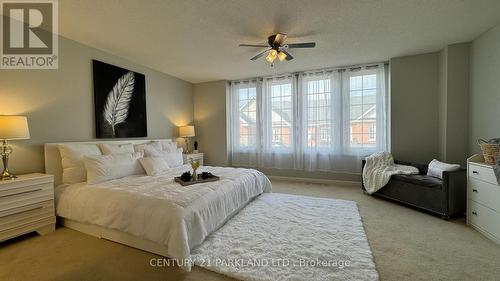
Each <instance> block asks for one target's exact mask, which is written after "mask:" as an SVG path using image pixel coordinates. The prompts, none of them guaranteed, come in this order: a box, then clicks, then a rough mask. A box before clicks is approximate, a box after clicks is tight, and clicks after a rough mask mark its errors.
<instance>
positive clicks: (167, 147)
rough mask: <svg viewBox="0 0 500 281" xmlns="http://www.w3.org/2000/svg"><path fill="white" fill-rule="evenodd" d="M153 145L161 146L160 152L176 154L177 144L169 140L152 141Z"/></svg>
mask: <svg viewBox="0 0 500 281" xmlns="http://www.w3.org/2000/svg"><path fill="white" fill-rule="evenodd" d="M153 143H159V144H160V145H161V150H163V151H168V152H177V143H176V142H172V141H171V140H164V141H153Z"/></svg>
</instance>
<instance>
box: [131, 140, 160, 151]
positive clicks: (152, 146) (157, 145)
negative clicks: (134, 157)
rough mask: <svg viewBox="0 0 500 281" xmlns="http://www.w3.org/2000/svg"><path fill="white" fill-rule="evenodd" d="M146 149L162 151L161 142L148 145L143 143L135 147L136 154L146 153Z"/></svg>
mask: <svg viewBox="0 0 500 281" xmlns="http://www.w3.org/2000/svg"><path fill="white" fill-rule="evenodd" d="M146 148H149V149H155V150H161V144H160V143H159V142H152V141H151V142H148V143H143V144H136V145H134V151H135V152H144V150H145V149H146Z"/></svg>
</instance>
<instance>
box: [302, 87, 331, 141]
mask: <svg viewBox="0 0 500 281" xmlns="http://www.w3.org/2000/svg"><path fill="white" fill-rule="evenodd" d="M306 85H307V86H306V93H305V99H304V102H305V112H304V113H305V116H306V118H307V119H306V126H307V149H318V148H319V149H321V148H329V147H330V146H331V144H332V141H331V140H332V138H331V134H332V132H331V126H332V121H333V120H332V89H331V80H330V79H320V80H315V79H314V80H313V79H310V80H308V81H307V84H306Z"/></svg>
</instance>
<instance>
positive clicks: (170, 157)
mask: <svg viewBox="0 0 500 281" xmlns="http://www.w3.org/2000/svg"><path fill="white" fill-rule="evenodd" d="M144 156H145V157H160V158H163V160H165V161H166V162H167V163H168V166H170V168H174V167H178V166H181V165H182V164H184V159H183V158H182V148H178V149H177V151H176V152H168V151H163V150H156V149H151V148H146V149H145V150H144Z"/></svg>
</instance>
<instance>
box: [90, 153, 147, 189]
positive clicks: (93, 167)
mask: <svg viewBox="0 0 500 281" xmlns="http://www.w3.org/2000/svg"><path fill="white" fill-rule="evenodd" d="M142 156H143V153H142V152H134V153H124V154H110V155H99V156H86V157H85V160H84V162H85V168H87V183H88V184H96V183H100V182H104V181H109V180H114V179H120V178H123V177H126V176H131V175H139V174H144V169H143V168H142V166H141V163H140V162H139V159H140V158H142Z"/></svg>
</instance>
